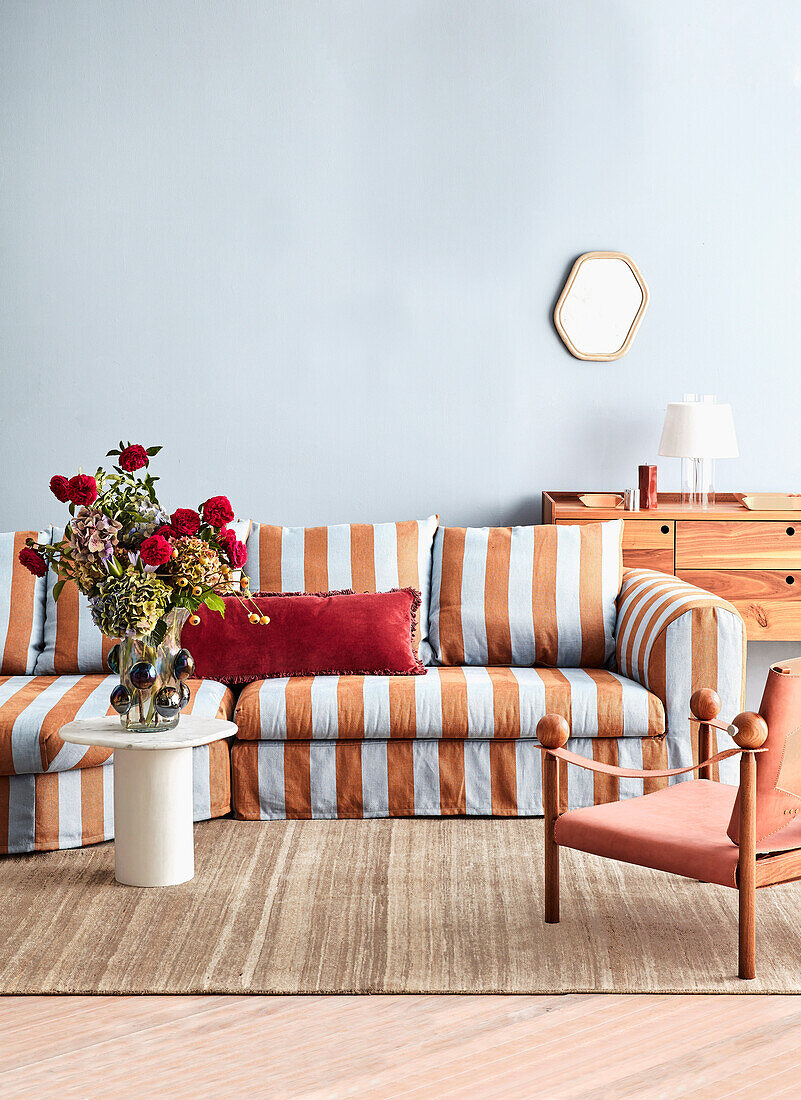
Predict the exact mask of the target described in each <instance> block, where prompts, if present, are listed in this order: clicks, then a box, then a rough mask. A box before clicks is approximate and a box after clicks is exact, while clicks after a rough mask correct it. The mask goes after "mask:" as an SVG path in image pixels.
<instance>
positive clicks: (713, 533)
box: [676, 518, 801, 571]
mask: <svg viewBox="0 0 801 1100" xmlns="http://www.w3.org/2000/svg"><path fill="white" fill-rule="evenodd" d="M717 566H721V567H722V568H723V569H726V568H729V569H737V568H740V567H741V568H746V569H801V518H800V521H799V523H798V524H797V525H796V524H795V523H786V522H781V521H776V520H773V521H767V522H766V521H761V520H750V521H745V522H739V521H733V522H732V521H728V520H693V521H684V520H679V522H678V523H677V524H676V570H677V571H679V570H682V569H710V568H713V567H717Z"/></svg>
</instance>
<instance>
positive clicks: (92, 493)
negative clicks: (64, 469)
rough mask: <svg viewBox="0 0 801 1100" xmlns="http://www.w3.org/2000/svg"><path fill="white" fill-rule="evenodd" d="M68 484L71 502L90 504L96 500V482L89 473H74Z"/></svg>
mask: <svg viewBox="0 0 801 1100" xmlns="http://www.w3.org/2000/svg"><path fill="white" fill-rule="evenodd" d="M68 484H69V490H70V500H71V501H72V503H73V504H92V503H93V502H94V501H96V500H97V482H96V481H95V479H94V478H93V477H92V476H91V474H76V475H75V477H71V478H70V480H69V483H68Z"/></svg>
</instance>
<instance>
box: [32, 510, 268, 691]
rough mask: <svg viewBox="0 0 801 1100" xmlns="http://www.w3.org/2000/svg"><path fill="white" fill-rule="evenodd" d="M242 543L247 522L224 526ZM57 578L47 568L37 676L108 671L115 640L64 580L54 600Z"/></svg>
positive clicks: (57, 532)
mask: <svg viewBox="0 0 801 1100" xmlns="http://www.w3.org/2000/svg"><path fill="white" fill-rule="evenodd" d="M228 526H229V527H231V528H232V529H233V530H234V532H235V533H236V537H237V538H238V539H240V540H241V541H242V542H244V541H245V539H246V538H247V533H248V531H249V530H250V520H234V522H233V523H229V524H228ZM63 537H64V528H63V527H54V528H53V542H60V541H61V539H62V538H63ZM57 581H58V577H57V576H56V574H55V572H54V571H53V570H52V569H51V570H50V572H49V573H48V575H47V600H46V603H45V609H46V613H45V620H44V648H43V649H42V652H41V653H40V654H39V659H38V660H37V662H36V675H37V676H60V675H65V674H69V673H76V672H108V665H107V664H106V658H107V657H108V653H109V650H110V649H111V647H112V646H113V645H114V643H115V642H116V641H117V639H116V638H107V637H106V636H105V635H104V634H101V633H100V630H99V629H98V628H97V627H96V626H95V623H94V620H93V619H92V608H91V606H90V604H89V600H88V599H87V597H86V596H84V595H83V593H81V592H79V591H78V586H77V585H76V584H75V582H74V581H67V583H66V584H65V585H64V587H63V588H62V590H61V594H60V595H59V597H58V600H57V601H56V600H55V599H54V598H53V589H54V588H55V585H56V583H57Z"/></svg>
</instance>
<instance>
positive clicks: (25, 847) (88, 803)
mask: <svg viewBox="0 0 801 1100" xmlns="http://www.w3.org/2000/svg"><path fill="white" fill-rule="evenodd" d="M118 682H119V681H118V677H116V676H96V675H86V676H80V675H73V676H2V677H0V853H14V852H29V851H45V850H51V849H55V848H72V847H76V846H78V845H82V844H94V843H97V842H98V841H101V840H109V839H111V838H112V837H113V836H114V817H113V798H112V789H113V787H112V783H113V774H114V770H113V765H112V764H111V763H110V762H109V757H110V756H111V752H110V751H109V750H108V749H105V748H90V747H89V746H85V745H70V744H67V743H66V742H64V741H62V740H61V738H60V737H59V735H58V734H59V730H60V729H61V727H62V726H63V725H65V724H66V723H67V722H71V721H73V720H74V719H75V718H100V717H102V716H103V715H105V714H109V713H113V712H112V711H111V710H110V707H109V703H108V697H109V692H110V691H111V688H112V687H113V686H114V684H116V683H118ZM189 688H190V691H191V696H192V697H191V699H190V702H189V703H188V704H187V709H186V711H185V712H184V713H193V714H199V715H203V716H207V717H210V718H226V719H230V718H231V716H232V714H233V707H234V696H233V693H232V691H231V689H230V688H227V687H225V685H224V684H218V683H215V682H214V681H211V680H204V681H191V682H190V684H189ZM192 763H193V779H194V782H193V803H194V817H195V820H196V821H202V820H206V819H208V818H210V817H220V816H222V815H223V814H226V813H228V812H229V811H230V809H231V786H230V753H229V747H228V742H227V741H215V742H214V743H213V744H211V745H201V746H199V747H197V748H195V749H193V750H192Z"/></svg>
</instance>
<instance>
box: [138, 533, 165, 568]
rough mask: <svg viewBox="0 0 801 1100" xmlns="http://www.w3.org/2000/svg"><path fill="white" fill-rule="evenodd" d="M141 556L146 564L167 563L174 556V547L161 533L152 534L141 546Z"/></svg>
mask: <svg viewBox="0 0 801 1100" xmlns="http://www.w3.org/2000/svg"><path fill="white" fill-rule="evenodd" d="M139 557H140V558H141V559H142V561H143V562H144V563H145V565H156V566H158V565H166V563H167V562H168V561H169V560H170V558H171V557H172V547H171V546H170V544H169V543H168V542H167V540H166V539H165V538H162V536H161V535H151V536H150V538H149V539H145V541H144V542H143V543H142V545H141V546H140V547H139Z"/></svg>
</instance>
